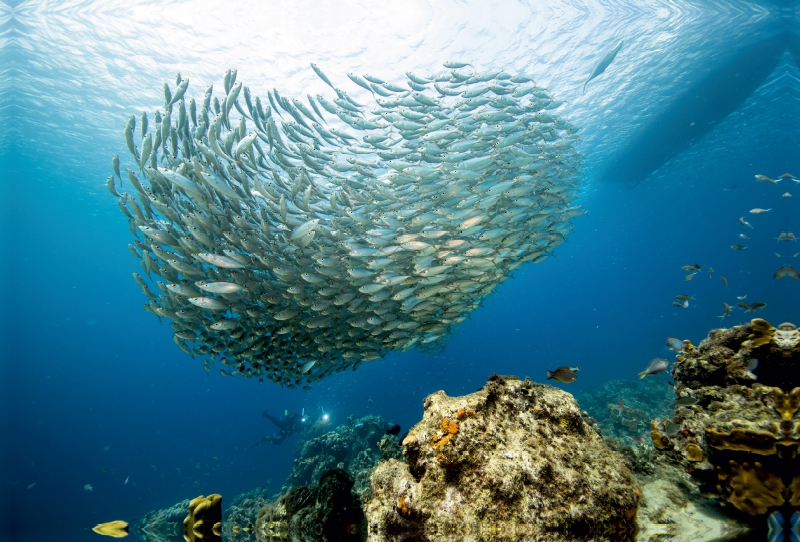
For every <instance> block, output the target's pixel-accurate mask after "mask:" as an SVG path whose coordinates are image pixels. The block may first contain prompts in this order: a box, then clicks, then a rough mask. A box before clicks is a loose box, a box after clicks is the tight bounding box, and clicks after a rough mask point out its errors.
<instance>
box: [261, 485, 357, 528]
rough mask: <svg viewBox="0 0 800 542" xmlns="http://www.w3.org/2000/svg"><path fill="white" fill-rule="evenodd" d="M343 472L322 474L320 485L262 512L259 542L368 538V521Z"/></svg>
mask: <svg viewBox="0 0 800 542" xmlns="http://www.w3.org/2000/svg"><path fill="white" fill-rule="evenodd" d="M352 488H353V479H352V478H351V477H350V475H349V474H347V472H345V471H344V470H342V469H331V470H329V471H326V472H324V473H323V474H322V476H321V477H320V479H319V484H317V485H316V486H311V487H308V486H298V487H295V488H294V489H292V490H290V491H288V492H287V493H285V494H283V495H281V496H280V497H279V498H278V499H277V500H276V501H275V502H273V503H268V504H266V505H265V506H264V507H262V508H261V509H260V510H259V511H258V518H257V520H256V537H257V540H258V542H278V541H281V542H284V541H287V540H288V541H290V542H295V541H297V542H300V541H308V540H314V541H315V542H356V541H363V540H365V539H366V533H367V530H366V525H367V524H366V520H365V518H364V514H363V512H362V511H361V505H360V501H359V499H358V497H357V496H355V495H353V493H352Z"/></svg>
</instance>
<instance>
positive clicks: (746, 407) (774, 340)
mask: <svg viewBox="0 0 800 542" xmlns="http://www.w3.org/2000/svg"><path fill="white" fill-rule="evenodd" d="M755 360H758V362H757V364H756V361H755ZM672 376H673V378H674V379H675V392H676V394H677V395H678V403H677V405H676V409H675V414H674V416H673V418H672V419H671V420H669V419H660V420H653V422H652V431H651V433H652V436H653V441H654V442H655V445H656V447H658V448H660V449H662V450H663V451H664V452H665V453H667V454H668V455H669V456H670V457H672V458H673V459H674V460H676V461H678V462H680V464H681V465H682V466H683V468H684V469H685V470H686V471H687V472H690V473H691V474H692V476H693V477H694V478H695V479H696V480H697V481H698V483H699V484H700V486H701V489H702V490H703V491H704V492H706V493H710V494H714V495H717V496H719V497H721V499H722V501H723V502H725V503H728V504H730V505H732V507H733V508H735V509H736V510H738V511H739V512H741V513H742V514H745V515H749V516H755V515H763V514H767V513H770V512H771V511H773V510H776V509H778V508H780V507H781V506H783V505H784V504H789V505H791V506H798V505H800V462H798V461H797V459H796V455H797V453H798V447H799V446H800V420H799V419H798V416H797V412H798V410H800V337H799V336H798V333H797V330H796V328H795V326H794V325H792V324H789V323H785V324H781V325H780V326H778V328H774V327H773V326H772V325H770V324H769V323H768V322H767V321H765V320H762V319H754V320H752V321H751V322H750V323H748V324H745V325H742V326H735V327H733V328H730V329H716V330H713V331H711V332H710V333H709V336H708V338H706V339H705V340H703V341H702V342H701V343H700V345H699V346H698V347H694V346H692V345H691V344H689V345H688V346H687V348H686V349H685V350H684V352H683V355H679V356H677V362H676V363H675V365H674V366H673V369H672ZM681 398H684V400H685V401H687V402H688V403H693V402H696V403H695V404H686V405H681V403H680V401H681ZM688 398H692V401H688Z"/></svg>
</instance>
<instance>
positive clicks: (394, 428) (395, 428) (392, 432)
mask: <svg viewBox="0 0 800 542" xmlns="http://www.w3.org/2000/svg"><path fill="white" fill-rule="evenodd" d="M386 434H387V435H399V434H400V426H399V425H397V424H395V425H393V426H392V427H391V428H389V429H387V430H386Z"/></svg>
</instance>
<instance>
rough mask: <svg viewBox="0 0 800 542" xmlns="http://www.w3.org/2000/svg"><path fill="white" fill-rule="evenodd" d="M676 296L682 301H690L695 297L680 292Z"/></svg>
mask: <svg viewBox="0 0 800 542" xmlns="http://www.w3.org/2000/svg"><path fill="white" fill-rule="evenodd" d="M675 297H676V298H677V299H679V300H681V301H689V300H690V299H694V296H693V295H688V294H678V295H676V296H675Z"/></svg>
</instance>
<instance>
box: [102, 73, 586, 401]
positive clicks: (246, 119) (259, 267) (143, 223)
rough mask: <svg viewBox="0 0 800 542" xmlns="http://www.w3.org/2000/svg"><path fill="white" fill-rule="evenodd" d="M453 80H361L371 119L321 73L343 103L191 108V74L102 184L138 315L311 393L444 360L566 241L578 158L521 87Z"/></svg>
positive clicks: (143, 123)
mask: <svg viewBox="0 0 800 542" xmlns="http://www.w3.org/2000/svg"><path fill="white" fill-rule="evenodd" d="M445 67H446V68H448V69H449V71H446V72H443V73H440V74H438V75H435V76H429V77H419V76H417V75H414V74H412V73H408V74H406V75H407V77H408V81H406V83H407V85H408V86H404V85H399V84H393V83H388V82H385V81H383V80H381V79H379V78H377V77H373V76H370V75H364V76H363V77H360V76H357V75H354V74H348V77H349V78H350V79H351V80H352V81H353V82H354V83H356V84H358V85H360V86H361V87H363V88H365V89H366V90H369V91H370V92H371V93H373V96H375V95H377V96H375V100H374V106H372V107H371V108H368V107H367V106H366V105H361V104H359V103H357V102H356V101H355V100H354V99H352V98H351V97H350V96H349V95H348V94H347V93H346V92H344V91H342V90H339V89H338V88H336V87H334V85H333V84H332V83H331V82H330V80H329V79H328V78H327V77H326V76H325V74H324V73H323V72H322V71H321V70H320V69H319V68H318V67H317V66H316V65H314V64H312V68H313V69H314V71H315V72H316V73H317V75H318V76H319V77H320V78H321V79H322V80H323V81H325V82H326V83H327V84H328V85H329V86H330V87H331V88H332V89H333V93H334V94H333V96H335V97H325V96H323V95H319V94H318V95H317V96H316V97H312V96H310V95H308V96H307V101H306V102H303V101H301V100H299V99H294V98H292V99H288V98H286V97H284V96H281V95H280V94H279V92H278V91H277V90H273V91H270V92H268V93H267V100H266V101H262V100H261V99H260V98H259V97H255V96H253V95H251V93H250V90H249V89H248V87H246V86H244V85H243V84H242V83H241V82H237V81H236V77H237V73H236V70H228V71H227V72H226V73H225V77H224V85H223V86H224V91H225V93H224V95H219V96H218V95H215V94H214V92H213V87H212V86H209V87H208V89H207V90H206V92H205V95H204V97H203V99H202V101H195V99H194V98H191V99H189V98H188V97H187V96H186V91H187V88H188V84H189V81H188V80H187V79H181V77H180V75H178V77H177V78H176V85H177V88H175V89H171V88H170V86H169V85H168V84H167V83H165V84H164V94H165V105H164V108H163V109H160V110H158V111H155V112H154V114H153V117H152V120H153V122H152V123H150V119H149V117H148V115H147V114H146V113H142V115H141V118H140V130H139V131H138V132H137V130H136V121H137V118H136V116H134V115H131V117H130V119H129V121H128V123H127V126H126V127H125V130H124V136H125V142H126V145H127V147H128V150H129V151H130V154H131V157H132V159H133V160H134V162H135V164H134V165H133V166H132V167H131V168H126V171H125V172H121V171H120V168H121V167H122V166H121V162H120V158H119V156H118V155H114V157H113V158H112V168H113V169H114V175H112V176H110V177H109V178H108V180H107V185H108V189H109V191H110V192H111V193H112V194H114V195H115V196H117V197H118V198H119V207H120V210H121V211H122V212H123V213H124V214H125V215H126V217H127V218H128V220H129V224H130V229H131V232H132V233H133V235H134V237H135V238H136V239H135V241H134V242H133V243H132V244H130V245H129V249H130V251H131V252H132V253H133V254H134V255H135V256H136V257H137V258H139V259H140V263H141V266H142V269H143V271H144V275H140V274H138V273H134V279H135V280H136V281H137V283H138V284H139V285H140V286H141V288H142V291H143V293H144V294H145V295H146V296H147V297H148V298H149V301H148V303H147V304H145V305H144V308H145V309H146V310H147V311H149V312H151V313H153V314H154V315H156V316H157V317H159V319H162V318H168V319H170V320H172V322H171V323H170V326H171V327H172V328H173V329H174V330H175V333H174V341H175V342H176V343H177V344H178V346H180V348H181V349H182V350H183V351H184V352H186V353H188V354H191V355H193V356H204V357H205V361H204V365H205V368H206V370H209V369H210V368H211V366H212V364H213V363H214V362H220V363H221V364H222V365H224V366H225V369H223V370H222V371H221V372H222V373H223V374H226V375H242V376H244V377H246V378H259V380H260V381H261V382H263V380H264V379H268V380H271V381H273V382H276V383H278V384H280V385H283V386H286V387H288V388H294V387H304V388H306V387H308V386H309V385H310V384H311V383H312V382H314V381H318V380H320V379H322V378H324V377H326V376H329V375H331V374H333V373H334V372H338V371H342V370H345V369H348V368H353V369H355V368H357V367H358V366H359V365H360V364H361V363H362V362H365V361H371V360H375V359H378V358H381V357H383V356H384V355H386V354H387V353H388V352H390V351H394V350H403V351H405V350H408V349H410V348H415V347H416V348H419V349H422V350H428V351H437V350H441V349H442V348H443V347H444V344H445V340H446V338H447V337H448V335H449V334H451V333H452V330H453V328H454V326H456V325H458V324H459V323H461V322H463V321H464V320H465V319H466V318H467V317H468V315H469V314H470V312H471V311H472V310H474V309H475V308H477V307H478V306H479V305H480V304H481V302H482V300H483V299H484V298H485V297H486V296H487V295H489V294H490V293H491V292H492V291H493V290H494V289H495V288H496V287H497V285H498V284H500V283H501V282H503V281H504V280H505V279H507V278H508V277H509V276H510V274H511V273H512V272H513V271H514V270H516V269H518V268H519V267H520V266H522V265H523V264H524V263H525V262H534V263H539V262H541V261H543V260H544V259H546V258H547V257H548V256H549V255H551V254H552V253H553V250H554V248H555V247H556V246H558V245H559V244H561V243H562V242H564V241H565V240H566V236H567V234H568V233H569V232H570V231H571V229H572V225H571V219H572V218H574V217H576V216H579V215H581V214H584V211H583V210H582V209H581V208H579V207H577V206H574V205H573V202H574V200H575V198H576V197H577V195H578V190H579V187H580V185H581V181H582V160H583V157H582V155H581V154H580V153H579V152H577V151H576V150H575V148H574V145H575V143H576V141H577V140H578V133H577V132H578V130H577V128H576V127H574V126H573V125H571V124H570V123H569V122H567V121H566V120H564V119H562V118H559V117H558V116H556V115H555V114H553V113H552V112H551V110H553V109H555V108H557V107H558V106H559V105H560V102H558V101H556V100H554V99H553V98H552V97H551V96H550V95H549V94H548V92H546V91H545V90H544V89H542V88H539V87H537V86H536V84H535V83H534V81H532V80H531V79H529V78H527V77H522V76H513V75H511V74H508V73H505V72H502V71H494V72H491V73H482V74H479V73H477V72H475V71H474V70H473V69H472V68H471V67H470V66H469V65H468V64H464V63H460V62H448V63H445ZM136 133H138V134H140V135H139V137H135V134H136ZM135 139H139V144H138V145H137V144H136V142H135ZM121 173H127V174H126V175H124V177H123V175H122V174H121ZM123 180H125V181H129V182H130V185H131V186H132V187H133V188H134V190H135V191H134V193H133V195H131V194H128V193H121V190H118V186H117V185H118V183H119V185H120V186H122V184H123ZM152 277H155V279H156V280H154V281H152V280H149V279H151V278H152ZM159 279H160V280H159Z"/></svg>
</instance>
